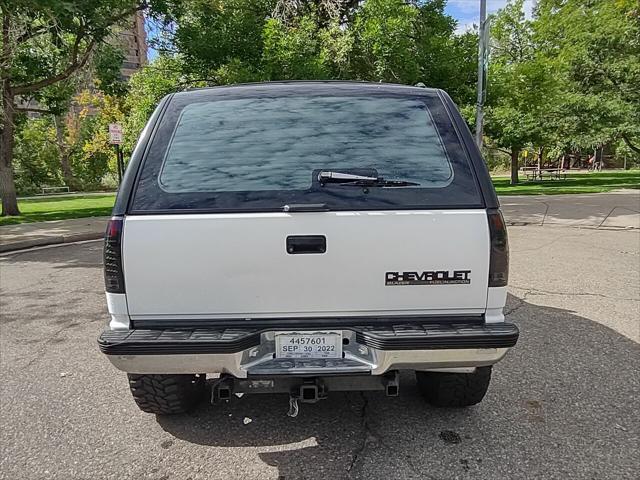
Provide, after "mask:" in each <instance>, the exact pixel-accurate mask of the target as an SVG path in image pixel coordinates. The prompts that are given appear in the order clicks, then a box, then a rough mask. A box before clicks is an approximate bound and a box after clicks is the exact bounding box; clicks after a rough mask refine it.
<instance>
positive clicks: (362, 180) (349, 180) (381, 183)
mask: <svg viewBox="0 0 640 480" xmlns="http://www.w3.org/2000/svg"><path fill="white" fill-rule="evenodd" d="M318 182H320V185H322V186H324V185H325V184H327V183H337V184H340V185H354V186H357V187H411V186H419V185H420V184H419V183H415V182H407V181H405V180H385V179H384V178H383V177H370V176H367V175H355V174H353V173H341V172H331V171H322V172H320V173H318Z"/></svg>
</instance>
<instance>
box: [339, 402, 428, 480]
mask: <svg viewBox="0 0 640 480" xmlns="http://www.w3.org/2000/svg"><path fill="white" fill-rule="evenodd" d="M359 393H360V396H361V397H362V407H361V408H360V409H359V412H358V416H359V417H360V418H361V427H362V430H363V433H364V435H363V440H362V443H361V444H360V446H359V447H358V448H356V449H355V450H354V452H353V457H352V458H351V463H350V464H349V466H348V467H347V472H349V473H351V471H352V470H353V468H354V467H355V466H356V464H357V463H358V461H359V460H360V459H361V458H362V457H363V456H365V454H366V450H367V447H369V446H370V445H374V444H376V443H379V444H380V445H382V446H383V447H385V448H386V449H387V450H388V451H390V452H393V453H394V454H395V455H397V456H398V457H399V458H403V459H404V461H405V462H406V464H407V465H408V466H409V468H410V469H411V471H412V472H413V473H414V474H415V475H416V476H418V477H419V478H428V479H435V477H433V476H431V475H426V474H425V473H424V472H421V471H420V470H419V469H418V467H416V466H415V465H414V464H413V460H412V459H411V457H410V456H409V455H406V454H404V453H402V452H398V451H397V450H396V449H395V448H393V447H392V446H390V445H389V444H388V443H386V442H385V441H384V440H383V439H382V436H381V435H378V434H376V432H374V431H373V429H372V428H371V424H370V423H369V422H368V420H367V416H368V414H369V411H368V407H369V399H368V398H367V397H366V395H365V394H364V392H359ZM347 400H348V397H347ZM348 401H349V403H351V401H350V400H348ZM351 405H352V406H353V403H351Z"/></svg>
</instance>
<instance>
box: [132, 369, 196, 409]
mask: <svg viewBox="0 0 640 480" xmlns="http://www.w3.org/2000/svg"><path fill="white" fill-rule="evenodd" d="M128 377H129V388H130V389H131V394H132V395H133V399H134V400H135V401H136V404H137V405H138V407H139V408H140V410H142V411H143V412H147V413H155V414H157V415H174V414H177V413H185V412H188V411H190V410H192V409H193V408H194V407H195V406H196V405H197V404H198V402H199V401H200V399H201V398H202V392H203V386H204V376H200V377H198V376H196V375H140V374H133V373H130V374H128Z"/></svg>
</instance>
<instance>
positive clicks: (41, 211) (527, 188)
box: [0, 170, 640, 225]
mask: <svg viewBox="0 0 640 480" xmlns="http://www.w3.org/2000/svg"><path fill="white" fill-rule="evenodd" d="M521 180H522V181H521V183H520V184H518V185H514V186H512V185H509V178H508V177H496V178H494V179H493V184H494V185H495V187H496V191H497V192H498V195H542V194H546V195H556V194H561V193H597V192H608V191H611V190H615V189H619V188H640V170H628V171H626V172H625V171H618V172H602V173H574V174H570V175H568V176H567V179H566V180H545V181H542V182H527V181H524V179H521ZM114 199H115V195H114V194H105V195H83V196H74V197H71V196H60V198H30V199H26V200H20V201H19V202H18V203H19V207H20V211H21V212H22V215H21V216H19V217H0V225H14V224H17V223H26V222H42V221H45V220H64V219H66V218H82V217H96V216H101V215H109V214H110V213H111V208H112V207H113V202H114Z"/></svg>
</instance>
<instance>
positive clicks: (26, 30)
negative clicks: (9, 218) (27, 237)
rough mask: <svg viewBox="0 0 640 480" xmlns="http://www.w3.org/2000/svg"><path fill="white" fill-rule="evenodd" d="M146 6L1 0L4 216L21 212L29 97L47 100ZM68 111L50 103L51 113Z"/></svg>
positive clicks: (128, 1)
mask: <svg viewBox="0 0 640 480" xmlns="http://www.w3.org/2000/svg"><path fill="white" fill-rule="evenodd" d="M145 7H146V4H145V3H143V2H141V1H138V0H79V1H75V2H51V1H48V0H11V1H6V0H0V9H1V11H2V40H1V42H2V43H1V47H2V51H1V53H0V58H1V60H0V82H1V83H2V127H1V132H0V146H1V152H0V190H1V194H2V215H19V210H18V203H17V199H16V188H15V182H14V175H13V168H12V167H13V165H12V162H13V149H14V141H15V138H14V134H15V122H16V115H17V114H18V113H19V112H20V111H23V110H25V109H26V110H34V108H33V107H29V106H24V103H26V102H25V100H32V99H33V100H36V101H41V100H43V99H45V98H46V97H47V96H48V95H50V94H51V93H52V92H54V91H55V90H56V89H60V88H63V86H64V82H67V81H68V80H69V79H70V78H72V77H73V76H74V75H75V74H76V73H77V72H78V71H79V70H81V69H83V68H84V67H85V66H86V64H87V62H88V61H89V60H90V58H91V56H92V54H93V53H94V51H95V49H96V48H97V47H98V46H99V45H101V44H102V43H103V42H105V41H106V40H107V39H108V38H109V35H110V34H111V28H112V27H113V26H114V25H115V24H117V23H118V22H120V21H122V20H123V19H126V18H127V17H129V16H130V15H132V14H133V13H134V12H135V11H137V10H139V9H142V8H145ZM53 103H55V102H53ZM27 105H28V104H27ZM35 109H36V110H38V109H40V107H36V108H35ZM62 111H63V110H60V109H59V108H56V106H55V105H53V108H51V105H50V108H49V109H48V110H47V113H53V114H56V113H58V114H59V113H62Z"/></svg>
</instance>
